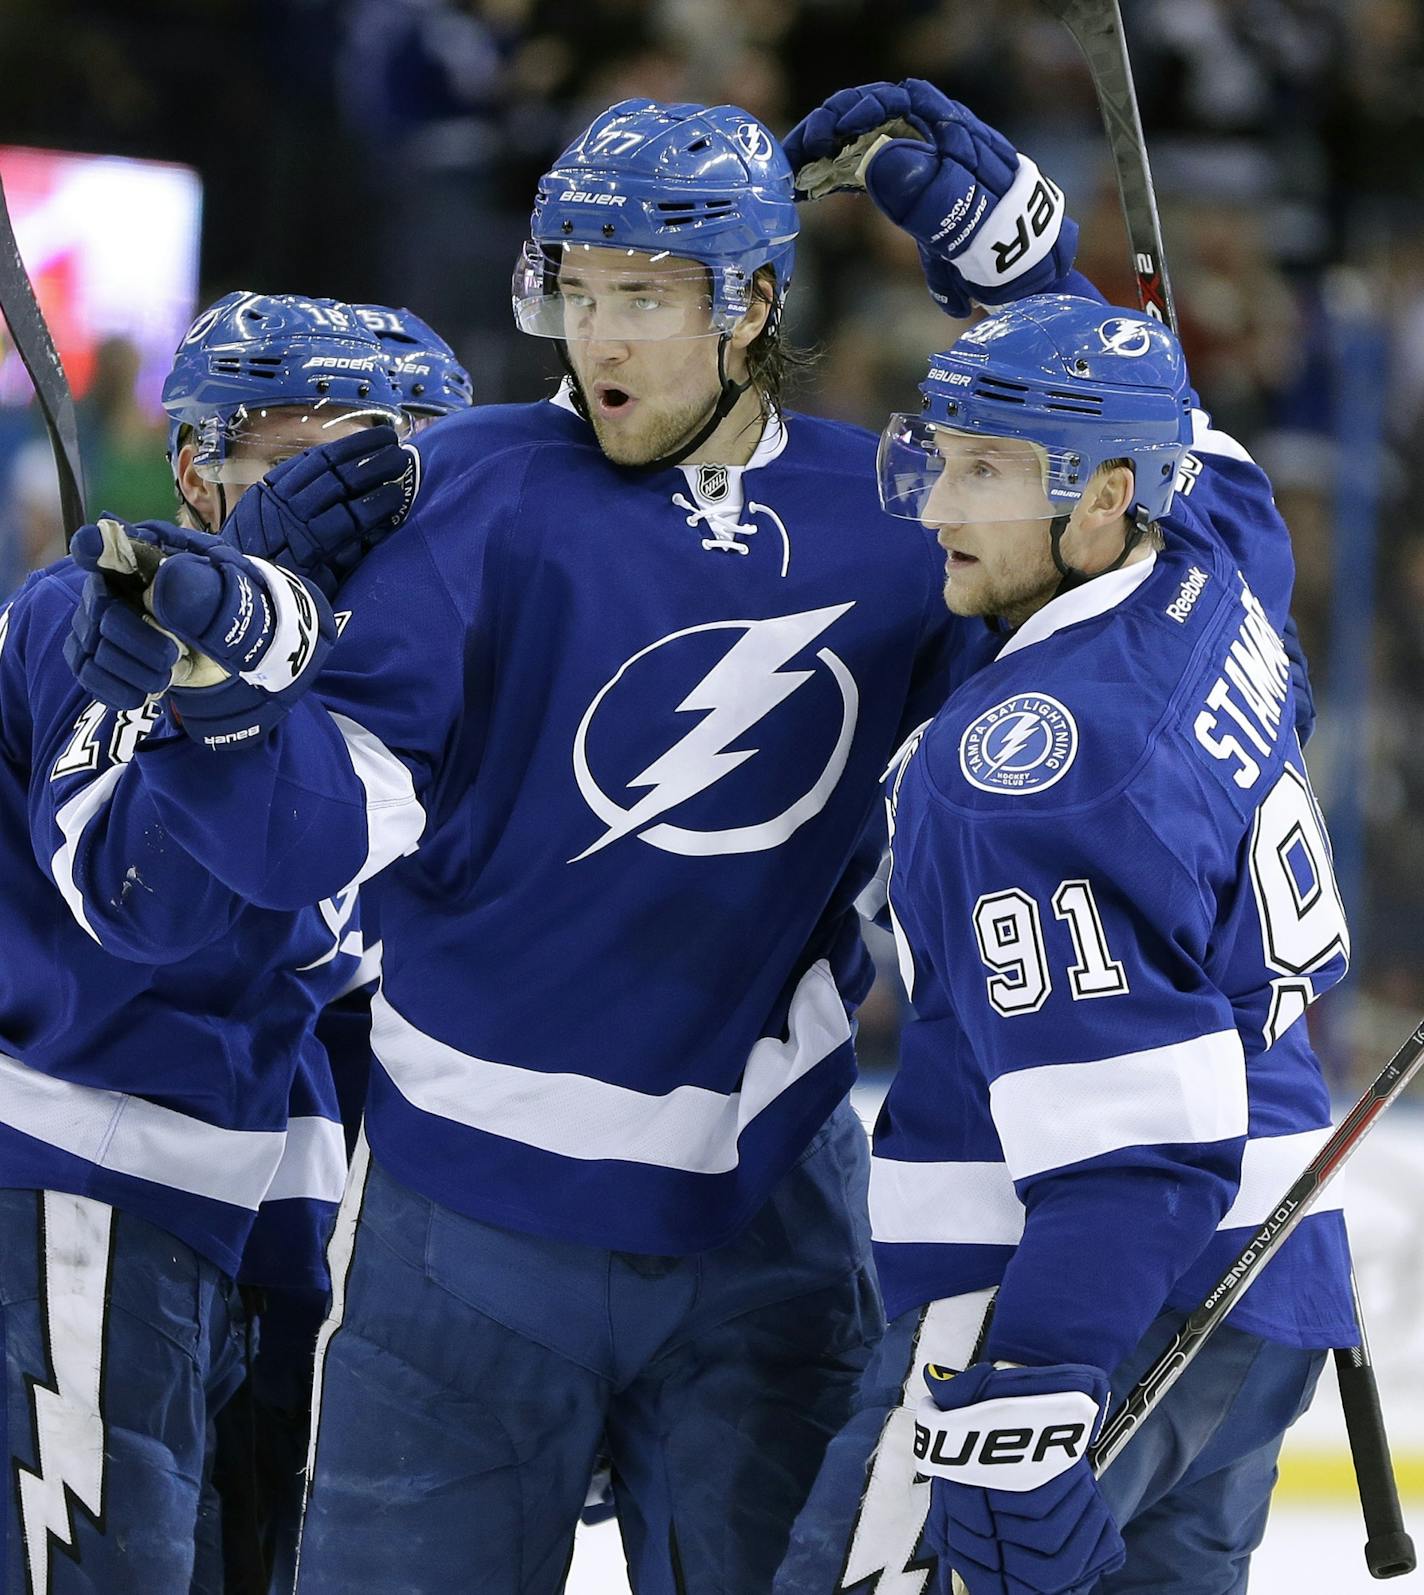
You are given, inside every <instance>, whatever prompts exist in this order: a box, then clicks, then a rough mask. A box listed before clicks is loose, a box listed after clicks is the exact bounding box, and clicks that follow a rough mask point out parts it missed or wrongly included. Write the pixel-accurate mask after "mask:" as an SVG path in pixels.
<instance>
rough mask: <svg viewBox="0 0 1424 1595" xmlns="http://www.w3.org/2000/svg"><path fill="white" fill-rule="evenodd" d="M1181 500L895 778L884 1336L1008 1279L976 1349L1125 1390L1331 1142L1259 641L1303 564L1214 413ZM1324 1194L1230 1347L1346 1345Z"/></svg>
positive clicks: (1306, 918)
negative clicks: (1142, 1349) (894, 1061)
mask: <svg viewBox="0 0 1424 1595" xmlns="http://www.w3.org/2000/svg"><path fill="white" fill-rule="evenodd" d="M1180 488H1181V489H1185V491H1179V495H1178V497H1177V499H1176V501H1175V503H1174V505H1173V508H1172V511H1171V514H1170V515H1169V516H1168V517H1167V519H1166V520H1165V522H1164V530H1165V533H1166V538H1167V548H1166V550H1165V552H1160V553H1157V554H1155V555H1153V556H1151V557H1150V558H1148V559H1146V560H1145V561H1143V562H1141V563H1137V564H1133V565H1129V566H1126V567H1124V568H1123V569H1121V570H1119V571H1116V572H1113V573H1111V574H1108V575H1105V576H1101V577H1099V578H1097V579H1096V580H1094V581H1091V582H1088V583H1086V584H1085V585H1083V586H1081V587H1079V588H1077V589H1075V590H1072V591H1070V592H1068V593H1066V594H1063V595H1061V596H1059V597H1058V598H1055V599H1053V600H1052V601H1051V602H1050V603H1049V604H1047V605H1046V606H1045V607H1044V608H1043V609H1041V610H1040V611H1039V612H1038V613H1037V614H1035V615H1034V616H1032V617H1031V618H1030V619H1029V620H1028V621H1027V622H1026V623H1025V624H1024V625H1023V626H1022V627H1021V628H1020V629H1019V630H1018V631H1017V632H1016V633H1014V634H1013V635H1012V636H1011V637H1009V639H1008V640H1007V642H1006V643H1005V644H1004V646H1003V647H1002V648H1001V650H1000V652H999V654H998V657H997V658H996V659H995V660H994V662H993V663H992V664H990V665H989V666H988V667H987V668H985V669H984V670H982V671H981V672H980V673H978V674H977V675H976V676H975V677H974V678H973V679H972V680H970V681H969V682H968V683H967V684H965V685H964V686H962V687H960V688H959V689H958V690H957V691H956V692H955V693H954V694H953V695H952V697H951V698H950V700H949V701H948V703H947V704H946V705H945V706H944V708H943V710H942V711H941V712H940V714H939V715H938V716H937V717H936V718H935V719H934V720H933V721H932V722H931V723H930V724H929V726H928V727H927V728H926V729H924V730H923V731H922V732H921V733H919V734H918V735H917V737H915V738H912V742H911V751H909V753H908V754H907V756H906V757H905V758H904V759H903V760H902V761H901V763H900V764H899V766H898V768H897V769H896V770H895V772H894V774H893V777H892V780H891V784H890V798H889V801H890V809H891V813H892V829H893V841H892V865H891V872H890V878H889V901H890V908H891V913H892V917H893V920H894V923H895V929H896V933H897V940H898V943H899V947H900V951H901V962H902V969H903V973H904V975H905V979H906V983H907V985H908V986H909V987H910V991H911V998H912V1002H913V1005H914V1011H915V1017H914V1019H913V1021H912V1022H911V1023H910V1024H909V1025H908V1026H907V1029H906V1031H905V1034H904V1039H903V1048H902V1063H901V1068H900V1071H899V1074H898V1076H897V1078H896V1079H895V1081H894V1083H893V1085H892V1086H891V1089H890V1092H889V1094H888V1097H887V1099H886V1101H885V1104H884V1107H883V1111H882V1114H881V1118H880V1121H879V1124H878V1126H877V1129H876V1135H875V1156H874V1161H873V1165H872V1168H873V1172H872V1181H871V1211H872V1225H873V1232H874V1236H875V1243H876V1260H877V1265H878V1267H879V1271H880V1276H881V1282H882V1285H883V1287H884V1291H885V1296H886V1307H887V1311H888V1312H889V1313H891V1314H895V1313H899V1312H903V1311H905V1310H906V1309H908V1308H910V1307H913V1306H915V1305H918V1304H920V1303H924V1302H928V1301H932V1300H936V1299H940V1298H943V1297H949V1296H955V1295H958V1294H960V1293H962V1292H967V1291H970V1290H975V1289H980V1288H983V1287H985V1286H988V1285H992V1284H999V1285H1000V1289H999V1293H998V1298H997V1303H996V1308H995V1314H994V1318H993V1322H992V1326H991V1330H990V1335H989V1339H988V1342H987V1344H986V1353H985V1354H986V1355H987V1356H989V1357H991V1358H1003V1359H1008V1360H1010V1361H1015V1362H1024V1363H1054V1362H1087V1363H1093V1364H1096V1365H1098V1366H1100V1367H1103V1368H1107V1369H1111V1368H1114V1367H1115V1366H1117V1364H1118V1363H1119V1362H1120V1361H1121V1360H1122V1358H1123V1357H1124V1356H1125V1355H1126V1354H1127V1353H1128V1352H1129V1351H1130V1350H1131V1349H1132V1348H1133V1347H1134V1346H1135V1345H1136V1344H1137V1342H1138V1340H1139V1339H1140V1338H1141V1335H1142V1333H1143V1331H1144V1330H1145V1329H1146V1327H1147V1325H1148V1323H1149V1322H1150V1321H1151V1319H1152V1318H1153V1317H1154V1316H1155V1315H1156V1314H1157V1313H1158V1312H1159V1311H1160V1310H1161V1309H1162V1308H1163V1306H1164V1305H1171V1306H1176V1307H1183V1308H1190V1307H1194V1306H1195V1305H1196V1304H1197V1303H1198V1302H1199V1301H1200V1299H1201V1298H1202V1297H1203V1296H1205V1294H1206V1292H1207V1291H1208V1290H1209V1289H1210V1288H1211V1286H1212V1285H1213V1284H1214V1283H1215V1281H1216V1279H1217V1278H1218V1277H1219V1276H1220V1275H1221V1274H1222V1273H1223V1272H1224V1271H1225V1269H1226V1267H1227V1266H1228V1265H1229V1263H1230V1262H1231V1261H1232V1259H1233V1258H1234V1257H1235V1255H1236V1254H1237V1253H1238V1252H1239V1251H1240V1250H1241V1248H1242V1247H1243V1246H1244V1245H1245V1243H1246V1241H1247V1240H1248V1239H1249V1237H1250V1235H1251V1233H1252V1232H1253V1231H1254V1230H1255V1229H1257V1228H1258V1227H1259V1226H1260V1224H1261V1223H1262V1222H1263V1221H1264V1219H1265V1218H1266V1216H1267V1214H1268V1213H1269V1212H1270V1210H1271V1209H1272V1208H1273V1206H1274V1204H1275V1202H1276V1200H1277V1199H1278V1198H1279V1196H1280V1195H1281V1194H1282V1193H1283V1192H1284V1191H1285V1190H1286V1188H1287V1187H1288V1186H1289V1185H1290V1183H1291V1181H1292V1180H1293V1179H1294V1178H1295V1176H1296V1174H1297V1173H1298V1172H1299V1171H1300V1169H1301V1168H1302V1167H1304V1165H1305V1164H1306V1163H1307V1162H1308V1161H1309V1159H1310V1157H1311V1156H1312V1155H1313V1154H1314V1152H1315V1151H1316V1150H1317V1149H1318V1147H1319V1146H1320V1145H1321V1144H1322V1143H1323V1142H1324V1140H1325V1139H1326V1137H1327V1135H1328V1133H1329V1131H1328V1127H1329V1122H1330V1105H1329V1101H1328V1098H1327V1093H1326V1089H1325V1084H1324V1081H1323V1079H1322V1077H1321V1072H1320V1068H1319V1065H1318V1062H1317V1060H1316V1058H1315V1057H1314V1055H1313V1053H1312V1051H1311V1048H1310V1043H1309V1040H1308V1037H1307V1034H1306V1026H1305V1024H1304V1023H1303V1022H1302V1015H1303V1014H1304V1012H1305V1009H1306V1007H1307V1005H1308V1004H1309V1003H1310V1002H1311V1001H1312V1000H1313V999H1314V998H1315V997H1317V996H1319V995H1320V993H1321V992H1323V991H1325V990H1326V989H1328V988H1329V987H1330V986H1331V985H1333V984H1334V983H1335V982H1336V981H1338V980H1339V979H1340V978H1341V976H1342V974H1343V973H1344V970H1345V963H1346V958H1347V954H1348V938H1347V933H1346V927H1345V920H1344V913H1343V910H1342V907H1341V903H1340V897H1339V892H1338V890H1337V888H1336V885H1335V882H1334V878H1333V875H1332V872H1331V862H1330V849H1329V843H1328V841H1327V839H1326V834H1325V830H1324V826H1323V824H1322V821H1321V816H1320V813H1319V811H1318V809H1317V807H1316V804H1315V800H1314V797H1313V796H1312V793H1311V789H1310V784H1309V781H1308V779H1307V777H1306V773H1305V767H1304V763H1303V761H1302V759H1301V755H1300V749H1299V743H1298V741H1297V738H1296V736H1295V733H1294V729H1293V696H1292V689H1291V685H1290V675H1289V665H1288V661H1287V660H1286V657H1285V654H1284V650H1283V649H1282V646H1281V643H1280V640H1279V637H1278V635H1277V629H1278V627H1279V626H1280V624H1281V623H1282V622H1283V620H1284V618H1285V612H1286V605H1287V603H1288V600H1289V592H1290V582H1291V574H1292V567H1291V560H1290V554H1289V542H1288V539H1287V536H1286V532H1285V528H1284V526H1283V525H1282V524H1281V522H1280V519H1279V516H1278V515H1277V513H1276V511H1275V507H1274V504H1273V502H1272V500H1271V496H1270V487H1269V483H1268V482H1267V480H1266V478H1265V476H1264V474H1263V473H1262V472H1261V471H1260V470H1259V469H1258V468H1257V467H1256V466H1255V465H1254V464H1253V463H1252V462H1251V461H1250V460H1249V458H1248V457H1247V456H1246V455H1245V454H1244V453H1243V451H1241V450H1240V448H1239V447H1238V446H1236V445H1234V444H1232V443H1231V441H1230V440H1229V439H1224V438H1222V437H1221V436H1220V435H1219V434H1216V433H1213V432H1211V431H1210V430H1209V429H1208V428H1207V427H1206V425H1205V420H1204V418H1203V417H1200V416H1199V417H1198V429H1197V438H1196V441H1195V443H1194V446H1193V454H1192V456H1190V457H1189V458H1188V461H1187V466H1186V469H1185V472H1184V475H1183V477H1182V479H1181V483H1180ZM1228 545H1229V546H1228ZM1238 557H1239V558H1240V559H1241V561H1242V565H1243V566H1244V567H1245V570H1246V572H1248V573H1249V574H1243V569H1242V568H1240V567H1239V566H1238V563H1237V559H1238ZM1248 583H1249V584H1248ZM1322 1205H1323V1207H1324V1208H1325V1209H1326V1210H1325V1211H1317V1212H1315V1213H1313V1214H1312V1215H1311V1216H1309V1217H1307V1218H1306V1219H1305V1220H1304V1221H1303V1223H1302V1224H1301V1226H1300V1228H1299V1229H1298V1231H1297V1232H1296V1234H1295V1235H1294V1236H1293V1237H1292V1238H1291V1239H1290V1240H1289V1241H1288V1242H1287V1243H1286V1244H1285V1246H1284V1247H1283V1248H1282V1250H1281V1252H1280V1254H1279V1255H1278V1256H1277V1257H1276V1258H1275V1259H1274V1260H1273V1261H1272V1262H1271V1264H1270V1265H1269V1267H1268V1268H1267V1269H1266V1270H1265V1272H1264V1273H1263V1275H1262V1277H1261V1279H1260V1281H1259V1282H1258V1283H1256V1284H1255V1285H1254V1286H1253V1288H1252V1291H1251V1293H1250V1294H1249V1295H1248V1296H1246V1297H1245V1298H1244V1299H1243V1301H1242V1304H1241V1306H1240V1307H1238V1308H1237V1309H1236V1311H1235V1314H1234V1317H1233V1322H1234V1323H1235V1324H1237V1325H1238V1326H1239V1327H1241V1328H1243V1329H1250V1330H1253V1331H1254V1332H1256V1333H1258V1334H1260V1335H1263V1336H1266V1337H1268V1338H1272V1339H1277V1340H1281V1341H1284V1342H1286V1343H1288V1344H1291V1345H1296V1346H1307V1347H1321V1346H1331V1345H1348V1344H1352V1343H1353V1340H1354V1337H1355V1333H1356V1332H1355V1329H1354V1326H1353V1311H1352V1307H1351V1304H1350V1297H1349V1287H1348V1263H1347V1254H1346V1246H1345V1238H1344V1229H1343V1221H1342V1218H1341V1216H1340V1213H1339V1212H1338V1211H1334V1210H1333V1209H1335V1208H1337V1206H1338V1192H1337V1191H1336V1190H1335V1189H1334V1188H1332V1189H1331V1190H1329V1191H1327V1192H1326V1195H1325V1198H1324V1199H1323V1203H1322Z"/></svg>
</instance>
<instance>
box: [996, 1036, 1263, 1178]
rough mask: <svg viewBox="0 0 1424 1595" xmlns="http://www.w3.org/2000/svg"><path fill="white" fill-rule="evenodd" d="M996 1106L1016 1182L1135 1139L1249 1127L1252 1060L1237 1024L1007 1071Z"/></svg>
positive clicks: (1183, 1138) (1204, 1135)
mask: <svg viewBox="0 0 1424 1595" xmlns="http://www.w3.org/2000/svg"><path fill="white" fill-rule="evenodd" d="M989 1104H990V1109H991V1111H992V1113H993V1116H994V1124H995V1127H996V1128H997V1130H998V1132H999V1140H1000V1143H1001V1144H1002V1146H1003V1149H1004V1156H1005V1158H1006V1160H1007V1162H1008V1165H1009V1170H1010V1172H1011V1173H1012V1175H1013V1177H1014V1179H1015V1180H1023V1179H1028V1178H1029V1177H1031V1176H1032V1175H1035V1174H1042V1173H1044V1172H1046V1171H1047V1170H1048V1169H1059V1168H1066V1167H1067V1166H1068V1165H1069V1164H1072V1163H1081V1162H1083V1161H1085V1160H1086V1159H1088V1158H1095V1157H1101V1156H1103V1155H1104V1154H1105V1153H1110V1152H1116V1151H1120V1150H1121V1149H1122V1148H1124V1147H1129V1146H1159V1145H1164V1144H1165V1145H1174V1144H1180V1143H1202V1142H1209V1141H1225V1140H1229V1139H1232V1138H1233V1137H1236V1136H1244V1135H1245V1134H1246V1121H1247V1106H1246V1060H1245V1056H1244V1054H1243V1052H1242V1048H1241V1037H1240V1036H1239V1035H1238V1034H1237V1032H1236V1031H1235V1030H1218V1031H1216V1032H1214V1033H1213V1034H1211V1035H1206V1036H1198V1037H1196V1038H1195V1039H1193V1040H1191V1041H1178V1042H1173V1043H1171V1044H1170V1045H1168V1046H1165V1047H1150V1048H1148V1049H1147V1050H1146V1051H1143V1052H1126V1053H1123V1054H1121V1055H1120V1056H1118V1057H1115V1058H1100V1059H1097V1060H1096V1061H1095V1062H1091V1063H1056V1064H1043V1065H1040V1066H1038V1067H1035V1068H1028V1069H1019V1070H1017V1071H1016V1072H1014V1073H1012V1074H1002V1075H1000V1076H999V1077H998V1079H997V1080H995V1081H994V1082H993V1083H992V1085H991V1086H990V1087H989Z"/></svg>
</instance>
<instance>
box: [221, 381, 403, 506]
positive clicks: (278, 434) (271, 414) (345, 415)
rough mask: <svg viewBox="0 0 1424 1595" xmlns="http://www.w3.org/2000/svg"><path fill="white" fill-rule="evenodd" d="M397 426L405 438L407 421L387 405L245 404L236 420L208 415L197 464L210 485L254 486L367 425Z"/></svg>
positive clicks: (319, 402) (320, 401)
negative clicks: (300, 457) (317, 446)
mask: <svg viewBox="0 0 1424 1595" xmlns="http://www.w3.org/2000/svg"><path fill="white" fill-rule="evenodd" d="M381 425H386V426H393V427H395V429H396V431H397V432H398V433H399V434H400V435H402V436H404V435H405V434H406V431H407V428H408V423H407V421H406V419H405V417H404V416H403V415H401V414H400V412H399V411H396V410H390V409H387V408H385V407H384V406H382V405H354V404H349V403H346V402H344V401H342V400H334V399H333V400H328V399H315V400H313V401H312V403H311V404H309V405H296V404H285V405H273V406H272V407H271V408H270V409H264V408H260V407H258V406H252V407H248V406H246V405H244V406H242V407H240V408H239V409H238V410H236V411H234V413H233V414H232V415H231V416H228V417H226V418H224V417H222V416H208V417H205V418H204V420H203V421H202V423H201V424H200V425H199V426H198V428H197V437H196V439H195V442H196V444H197V449H196V452H195V454H194V456H193V466H194V469H195V470H196V471H197V473H198V475H199V476H201V477H203V478H204V479H205V480H206V481H209V482H222V483H224V484H225V485H227V486H231V487H250V486H251V485H252V484H253V483H254V482H260V481H261V480H262V478H263V477H264V476H266V474H267V473H268V471H270V470H273V469H274V468H275V467H276V466H278V465H280V464H281V463H282V462H283V461H284V460H290V459H291V458H292V456H293V455H294V454H300V453H301V452H302V451H303V450H304V449H309V448H312V447H313V446H314V445H315V444H317V443H329V442H330V441H331V440H332V439H333V438H339V437H345V436H346V435H347V434H348V433H350V432H358V431H360V429H361V428H362V427H366V426H381Z"/></svg>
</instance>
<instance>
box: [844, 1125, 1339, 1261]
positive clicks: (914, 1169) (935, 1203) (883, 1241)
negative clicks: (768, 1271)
mask: <svg viewBox="0 0 1424 1595" xmlns="http://www.w3.org/2000/svg"><path fill="white" fill-rule="evenodd" d="M1329 1135H1330V1129H1329V1126H1327V1127H1326V1128H1325V1129H1323V1130H1301V1131H1299V1132H1297V1133H1294V1134H1291V1135H1270V1136H1255V1137H1253V1138H1252V1139H1251V1140H1249V1141H1247V1143H1246V1146H1245V1150H1244V1151H1243V1153H1242V1156H1241V1187H1240V1191H1239V1193H1238V1195H1237V1197H1236V1200H1235V1201H1234V1202H1233V1203H1232V1204H1231V1208H1230V1210H1229V1211H1228V1212H1227V1214H1226V1216H1225V1217H1224V1218H1223V1219H1222V1220H1221V1222H1220V1223H1219V1224H1218V1225H1217V1230H1218V1232H1219V1231H1221V1230H1228V1229H1259V1228H1260V1227H1261V1225H1262V1224H1264V1223H1265V1222H1266V1219H1267V1218H1268V1217H1269V1216H1270V1214H1271V1212H1272V1211H1273V1209H1274V1208H1275V1206H1276V1204H1277V1203H1278V1202H1279V1201H1280V1199H1281V1197H1282V1196H1283V1195H1284V1194H1285V1192H1286V1191H1287V1190H1289V1188H1290V1185H1291V1182H1292V1181H1293V1180H1294V1179H1295V1178H1296V1176H1297V1175H1298V1174H1299V1173H1300V1171H1301V1170H1302V1169H1303V1168H1304V1167H1305V1165H1306V1164H1307V1163H1308V1162H1309V1161H1310V1159H1311V1158H1312V1157H1314V1155H1315V1154H1316V1152H1318V1151H1319V1150H1320V1148H1321V1147H1322V1146H1323V1145H1324V1144H1325V1142H1326V1140H1327V1139H1328V1138H1329ZM1344 1186H1345V1181H1344V1180H1343V1179H1336V1180H1334V1181H1332V1182H1331V1184H1330V1186H1329V1188H1328V1189H1327V1190H1326V1191H1325V1192H1324V1194H1323V1195H1322V1196H1321V1197H1320V1199H1319V1200H1318V1201H1317V1202H1315V1203H1314V1204H1313V1205H1312V1207H1311V1211H1312V1212H1313V1213H1329V1212H1335V1211H1338V1210H1339V1209H1340V1208H1342V1207H1343V1206H1344V1204H1345V1194H1346V1193H1345V1190H1344ZM870 1229H871V1234H872V1236H873V1237H874V1239H875V1241H876V1242H877V1244H879V1245H890V1246H894V1245H905V1246H1016V1245H1017V1244H1018V1243H1019V1241H1020V1240H1022V1238H1023V1230H1024V1205H1023V1203H1022V1202H1021V1201H1020V1200H1019V1198H1018V1195H1017V1193H1016V1192H1015V1190H1014V1182H1013V1180H1012V1179H1011V1178H1010V1176H1009V1170H1008V1166H1007V1164H1004V1163H910V1162H904V1161H901V1160H899V1159H896V1158H886V1157H872V1158H871V1160H870Z"/></svg>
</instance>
